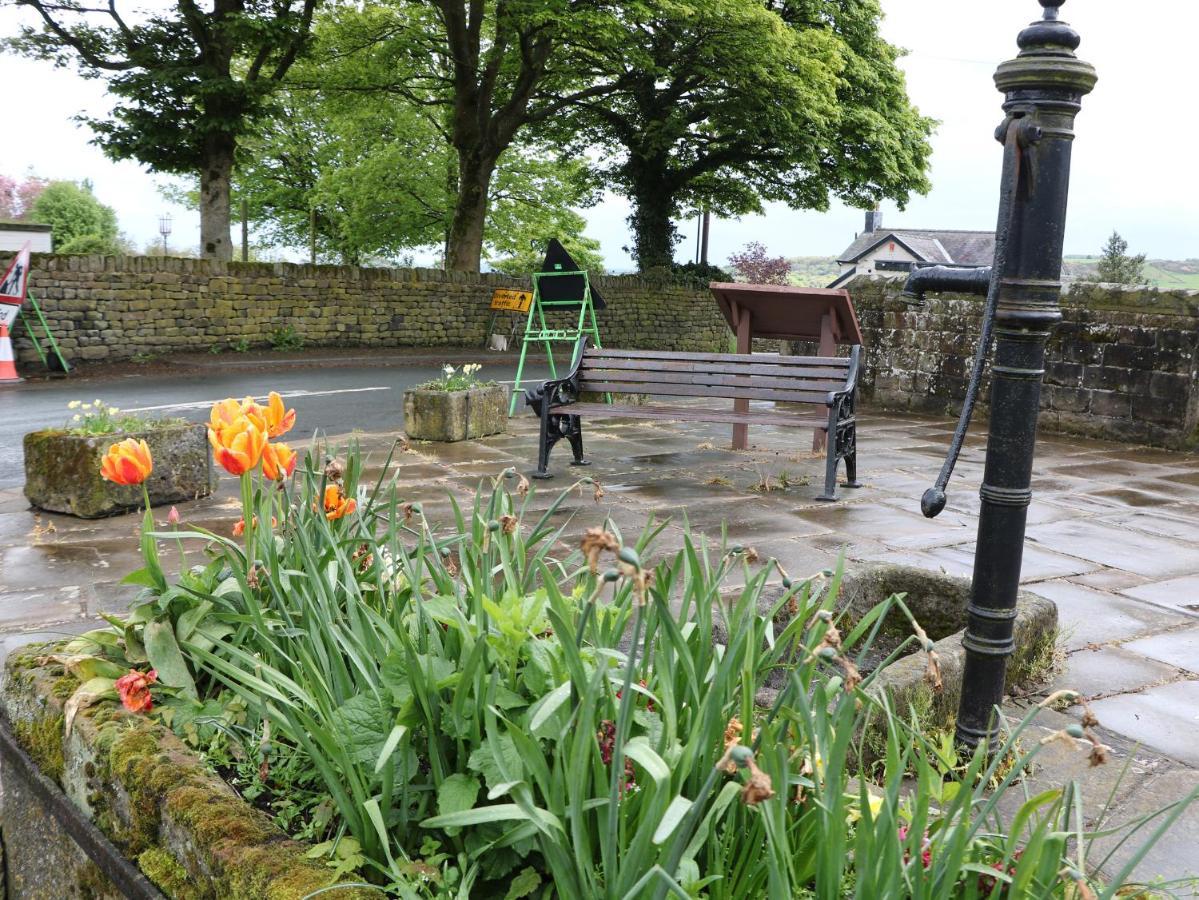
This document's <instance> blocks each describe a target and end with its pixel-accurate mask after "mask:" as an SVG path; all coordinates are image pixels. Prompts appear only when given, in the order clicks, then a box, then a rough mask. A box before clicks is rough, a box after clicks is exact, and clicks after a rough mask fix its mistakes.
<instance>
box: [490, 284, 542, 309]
mask: <svg viewBox="0 0 1199 900" xmlns="http://www.w3.org/2000/svg"><path fill="white" fill-rule="evenodd" d="M532 303H533V292H532V291H511V290H508V289H507V288H496V289H495V293H493V294H492V295H491V308H492V309H511V310H515V311H516V312H528V311H529V306H530V305H531V304H532Z"/></svg>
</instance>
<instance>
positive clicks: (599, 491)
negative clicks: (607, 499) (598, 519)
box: [591, 481, 604, 503]
mask: <svg viewBox="0 0 1199 900" xmlns="http://www.w3.org/2000/svg"><path fill="white" fill-rule="evenodd" d="M591 496H592V498H593V499H594V500H595V502H596V503H599V502H600V501H601V500H603V499H604V486H603V485H602V484H600V483H599V482H598V481H597V482H595V490H594V491H592V493H591Z"/></svg>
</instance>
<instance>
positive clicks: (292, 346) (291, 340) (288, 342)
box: [270, 325, 304, 353]
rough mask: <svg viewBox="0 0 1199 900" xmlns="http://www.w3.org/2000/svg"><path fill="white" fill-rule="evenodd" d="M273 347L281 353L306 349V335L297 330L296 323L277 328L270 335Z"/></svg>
mask: <svg viewBox="0 0 1199 900" xmlns="http://www.w3.org/2000/svg"><path fill="white" fill-rule="evenodd" d="M270 341H271V349H272V350H277V351H279V352H280V353H288V352H291V351H293V350H303V349H304V336H303V335H302V334H300V333H299V332H297V331H296V329H295V326H294V325H285V326H283V327H282V328H276V329H275V330H274V331H272V332H271V335H270Z"/></svg>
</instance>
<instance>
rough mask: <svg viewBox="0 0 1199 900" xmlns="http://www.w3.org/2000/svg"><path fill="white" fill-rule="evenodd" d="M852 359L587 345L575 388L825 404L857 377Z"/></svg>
mask: <svg viewBox="0 0 1199 900" xmlns="http://www.w3.org/2000/svg"><path fill="white" fill-rule="evenodd" d="M856 358H857V353H856V348H855V352H854V354H853V357H852V359H844V358H841V357H820V356H769V355H748V354H735V353H675V352H671V351H661V350H603V349H597V348H595V347H586V348H585V349H584V351H583V357H582V360H581V361H580V363H579V368H578V375H579V388H580V389H581V390H585V391H596V392H604V393H617V392H619V393H629V394H659V395H665V396H676V397H713V398H718V399H731V400H776V401H780V400H781V401H784V402H790V403H819V404H821V405H823V404H825V403H826V402H827V400H828V395H829V392H830V391H841V390H845V389H846V387H847V386H849V384H850V383H851V377H853V376H856V371H854V369H855V368H856V365H855V363H856Z"/></svg>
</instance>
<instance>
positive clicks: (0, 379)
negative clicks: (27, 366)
mask: <svg viewBox="0 0 1199 900" xmlns="http://www.w3.org/2000/svg"><path fill="white" fill-rule="evenodd" d="M24 380H25V379H24V378H22V377H21V376H20V375H18V374H17V364H16V362H15V361H14V360H13V355H12V338H10V337H9V336H8V326H7V325H5V324H4V323H3V322H0V384H20V383H21V382H22V381H24Z"/></svg>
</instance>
